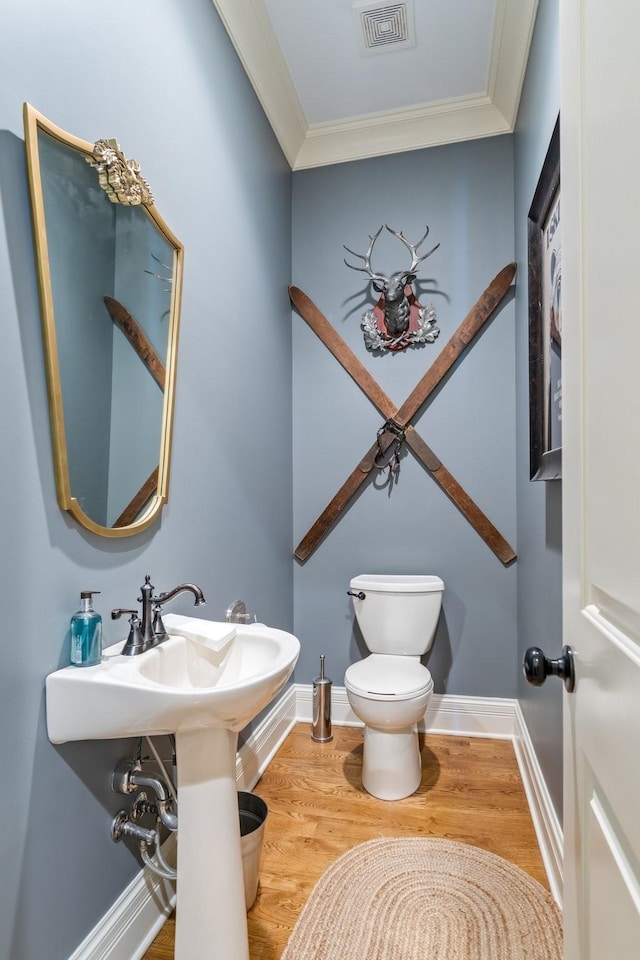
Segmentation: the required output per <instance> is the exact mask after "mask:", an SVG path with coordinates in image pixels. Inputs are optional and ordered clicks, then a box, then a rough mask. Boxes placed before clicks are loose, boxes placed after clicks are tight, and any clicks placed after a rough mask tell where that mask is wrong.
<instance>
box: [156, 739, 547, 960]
mask: <svg viewBox="0 0 640 960" xmlns="http://www.w3.org/2000/svg"><path fill="white" fill-rule="evenodd" d="M333 734H334V739H333V740H332V741H330V742H329V743H314V742H313V741H312V740H311V737H310V733H309V725H308V724H297V725H296V727H295V728H294V729H293V731H292V732H291V733H290V734H289V736H288V737H287V739H286V741H285V742H284V744H283V745H282V747H281V748H280V750H279V751H278V753H277V754H276V756H275V757H274V759H273V760H272V762H271V764H270V765H269V767H268V769H267V770H266V772H265V774H264V775H263V777H262V778H261V780H260V781H259V783H258V784H257V786H256V787H255V790H254V792H255V793H257V794H258V795H259V796H261V797H263V798H264V800H265V801H266V803H267V806H268V808H269V815H268V818H267V824H266V829H265V844H264V853H263V861H262V869H261V874H260V887H259V891H258V899H257V900H256V902H255V904H254V906H253V908H252V909H251V910H250V912H249V914H248V926H249V947H250V954H251V960H279V958H280V956H281V954H282V951H283V950H284V947H285V945H286V942H287V940H288V938H289V934H290V933H291V930H292V929H293V926H294V924H295V921H296V919H297V917H298V914H299V913H300V911H301V909H302V907H303V906H304V904H305V902H306V900H307V898H308V896H309V893H310V892H311V889H312V887H313V885H314V883H315V882H316V880H317V879H318V878H319V877H320V875H321V874H322V873H323V872H324V870H325V869H326V868H327V867H328V866H329V865H330V864H331V863H333V861H334V860H336V859H337V857H339V856H340V855H341V854H342V853H344V852H345V851H346V850H348V849H350V848H351V847H353V846H355V845H356V844H357V843H362V842H363V841H365V840H369V839H372V838H374V837H404V836H432V837H446V838H448V839H450V840H459V841H461V842H463V843H469V844H473V845H475V846H479V847H484V849H486V850H490V851H492V852H493V853H496V854H498V855H499V856H502V857H505V858H506V859H507V860H510V861H511V862H512V863H515V864H517V865H518V866H519V867H521V869H523V870H525V871H526V872H527V873H528V874H530V875H531V876H532V877H534V878H535V879H536V880H538V881H539V882H540V883H542V884H544V886H545V887H548V883H547V879H546V875H545V872H544V867H543V864H542V858H541V856H540V851H539V849H538V844H537V841H536V836H535V833H534V829H533V824H532V822H531V816H530V814H529V808H528V806H527V801H526V798H525V793H524V789H523V786H522V781H521V779H520V774H519V772H518V765H517V763H516V759H515V754H514V751H513V746H512V744H511V742H510V741H508V740H482V739H476V738H471V739H469V738H465V737H451V736H435V735H433V734H429V735H428V736H427V737H426V738H425V739H424V741H423V740H421V746H422V770H423V774H422V782H421V784H420V788H419V789H418V791H417V793H415V794H413V796H411V797H407V798H406V799H405V800H398V801H394V802H392V803H388V802H385V801H384V800H377V799H376V798H375V797H372V796H370V795H369V794H368V793H366V791H365V790H363V788H362V784H361V781H360V771H361V766H362V730H360V729H357V728H352V727H334V728H333ZM174 931H175V927H174V921H173V918H170V919H169V921H168V922H167V923H166V924H165V926H164V927H163V929H162V930H161V932H160V933H159V935H158V937H157V938H156V940H155V941H154V943H153V944H152V945H151V947H150V948H149V950H148V951H147V953H146V954H145V955H144V958H143V960H172V958H173V939H174ZM229 960H234V958H233V957H229Z"/></svg>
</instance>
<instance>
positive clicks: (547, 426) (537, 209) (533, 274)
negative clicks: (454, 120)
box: [527, 117, 562, 480]
mask: <svg viewBox="0 0 640 960" xmlns="http://www.w3.org/2000/svg"><path fill="white" fill-rule="evenodd" d="M527 230H528V268H529V270H528V277H529V447H530V471H529V476H530V479H531V480H559V479H560V478H561V477H562V358H561V348H562V308H561V278H562V269H561V268H562V256H561V254H562V249H561V230H560V117H558V119H557V121H556V125H555V128H554V131H553V135H552V137H551V142H550V143H549V149H548V150H547V155H546V157H545V159H544V163H543V165H542V170H541V172H540V178H539V180H538V184H537V186H536V190H535V193H534V196H533V200H532V202H531V207H530V209H529V215H528V221H527Z"/></svg>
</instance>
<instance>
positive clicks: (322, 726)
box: [311, 654, 333, 743]
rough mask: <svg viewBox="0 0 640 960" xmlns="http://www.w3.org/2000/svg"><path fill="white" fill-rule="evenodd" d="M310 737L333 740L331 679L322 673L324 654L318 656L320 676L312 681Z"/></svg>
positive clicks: (324, 740)
mask: <svg viewBox="0 0 640 960" xmlns="http://www.w3.org/2000/svg"><path fill="white" fill-rule="evenodd" d="M311 739H312V740H316V741H317V742H318V743H326V742H327V741H328V740H333V734H332V733H331V680H329V678H328V677H325V675H324V654H323V655H322V656H321V657H320V676H319V677H316V678H315V680H314V681H313V719H312V722H311Z"/></svg>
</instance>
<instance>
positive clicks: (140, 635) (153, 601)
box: [111, 574, 207, 657]
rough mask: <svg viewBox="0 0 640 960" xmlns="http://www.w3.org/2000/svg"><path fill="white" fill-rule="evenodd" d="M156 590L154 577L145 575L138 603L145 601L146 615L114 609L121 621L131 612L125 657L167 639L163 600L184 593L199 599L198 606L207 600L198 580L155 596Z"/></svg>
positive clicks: (112, 613) (148, 648)
mask: <svg viewBox="0 0 640 960" xmlns="http://www.w3.org/2000/svg"><path fill="white" fill-rule="evenodd" d="M154 590H155V587H154V586H153V584H152V583H151V577H150V576H149V574H147V575H146V577H145V578H144V584H143V585H142V586H141V587H140V592H141V594H142V596H140V597H138V603H142V617H139V616H138V611H137V610H125V609H124V608H120V607H118V608H116V609H115V610H112V611H111V619H112V620H118V619H119V618H120V617H121V616H122V614H123V613H130V614H131V617H130V618H129V624H130V629H129V637H128V639H127V642H126V643H125V645H124V648H123V650H122V653H123V654H124V656H125V657H133V656H135V655H136V654H138V653H144V652H145V650H150V649H151V647H155V646H157V645H158V644H159V643H162V641H163V640H166V639H167V631H166V630H165V628H164V624H163V622H162V605H163V603H168V602H169V600H173V598H174V597H177V596H178V594H180V593H192V594H193V596H194V598H195V602H194V606H196V607H199V606H201V605H202V604H203V603H206V602H207V601H206V600H205V598H204V594H203V593H202V590H201V589H200V587H197V586H196V585H195V583H181V584H180V585H179V586H177V587H174V588H173V590H168V591H167V592H166V593H159V594H158V596H156V597H154V595H153V591H154Z"/></svg>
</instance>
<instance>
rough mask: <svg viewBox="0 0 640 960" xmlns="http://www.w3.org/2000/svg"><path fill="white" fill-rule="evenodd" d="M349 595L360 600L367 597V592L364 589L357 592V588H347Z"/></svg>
mask: <svg viewBox="0 0 640 960" xmlns="http://www.w3.org/2000/svg"><path fill="white" fill-rule="evenodd" d="M347 596H348V597H356V598H357V599H358V600H364V598H365V597H366V593H364V592H363V591H362V590H358V592H357V593H356V592H355V590H347Z"/></svg>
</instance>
